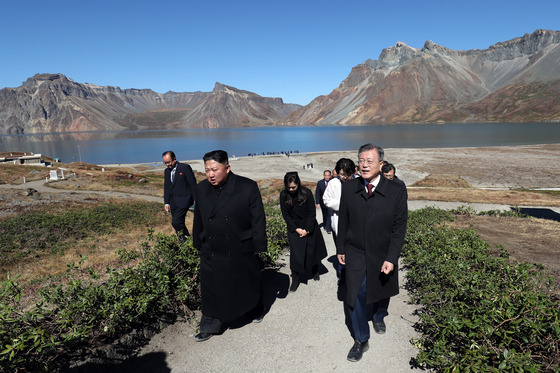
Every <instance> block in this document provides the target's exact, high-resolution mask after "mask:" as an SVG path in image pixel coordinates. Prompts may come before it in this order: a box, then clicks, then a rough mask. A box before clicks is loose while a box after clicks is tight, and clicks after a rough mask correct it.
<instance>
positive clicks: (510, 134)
mask: <svg viewBox="0 0 560 373" xmlns="http://www.w3.org/2000/svg"><path fill="white" fill-rule="evenodd" d="M368 142H371V143H374V144H377V145H380V146H382V147H384V148H441V147H466V146H469V147H472V146H508V145H530V144H555V143H560V123H478V124H413V125H406V124H402V125H371V126H367V127H339V126H336V127H335V126H332V127H268V128H242V129H223V130H168V131H126V132H86V133H84V132H81V133H66V134H43V135H16V136H0V152H7V151H27V152H33V153H40V154H44V155H47V156H50V157H53V158H60V160H61V161H63V162H72V161H83V162H87V163H93V164H112V163H152V162H153V163H159V162H161V153H162V152H163V151H165V150H173V151H175V154H176V155H177V158H178V159H181V160H188V159H200V158H202V156H203V155H204V153H206V152H208V151H210V150H214V149H224V150H226V151H227V152H228V153H229V154H230V156H233V155H236V156H246V155H248V154H249V153H257V154H260V153H263V152H264V153H267V152H281V151H296V150H297V151H299V152H300V153H305V152H316V151H333V150H336V151H340V150H357V149H358V148H359V146H360V145H362V144H365V143H368Z"/></svg>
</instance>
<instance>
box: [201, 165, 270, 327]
mask: <svg viewBox="0 0 560 373" xmlns="http://www.w3.org/2000/svg"><path fill="white" fill-rule="evenodd" d="M196 196H197V200H196V205H195V210H194V223H193V246H194V247H195V248H197V249H199V250H200V286H201V295H202V313H203V314H204V315H205V316H209V317H214V318H217V319H220V320H221V321H222V322H228V321H232V320H235V319H236V318H238V317H240V316H242V315H244V314H246V313H247V312H249V311H251V310H252V309H254V308H255V307H256V306H257V305H258V303H259V302H260V300H261V296H262V288H261V265H260V262H259V259H258V257H257V254H256V253H257V252H261V251H266V248H267V246H266V245H267V242H266V221H265V214H264V209H263V204H262V199H261V194H260V191H259V188H258V186H257V183H255V182H254V181H253V180H250V179H247V178H245V177H242V176H237V175H234V174H233V173H232V172H230V173H229V175H228V178H227V181H226V183H225V184H224V185H223V187H222V188H221V191H220V193H219V194H218V193H216V190H215V188H214V187H213V186H212V185H211V184H210V183H209V182H208V180H203V181H201V182H200V183H198V185H197V190H196Z"/></svg>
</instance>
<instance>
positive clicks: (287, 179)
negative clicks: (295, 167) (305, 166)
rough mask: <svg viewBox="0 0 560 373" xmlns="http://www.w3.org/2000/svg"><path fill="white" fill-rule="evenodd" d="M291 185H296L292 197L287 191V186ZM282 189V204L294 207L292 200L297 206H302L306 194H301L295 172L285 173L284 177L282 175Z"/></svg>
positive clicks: (299, 181)
mask: <svg viewBox="0 0 560 373" xmlns="http://www.w3.org/2000/svg"><path fill="white" fill-rule="evenodd" d="M292 183H294V184H296V185H297V190H296V193H295V196H292V194H291V193H290V191H289V190H288V185H290V184H292ZM284 188H285V191H286V193H285V197H284V203H286V205H287V206H289V207H292V206H293V205H294V200H295V203H296V204H297V205H302V204H304V203H305V201H306V200H307V194H306V193H303V190H302V187H301V180H300V179H299V175H298V173H297V172H295V171H292V172H286V175H284Z"/></svg>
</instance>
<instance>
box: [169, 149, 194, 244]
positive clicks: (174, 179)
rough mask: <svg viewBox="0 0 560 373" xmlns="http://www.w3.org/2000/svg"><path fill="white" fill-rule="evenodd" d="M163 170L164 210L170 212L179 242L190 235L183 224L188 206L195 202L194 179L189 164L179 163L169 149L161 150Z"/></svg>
mask: <svg viewBox="0 0 560 373" xmlns="http://www.w3.org/2000/svg"><path fill="white" fill-rule="evenodd" d="M162 158H163V163H164V164H165V165H166V166H167V167H166V169H165V172H164V182H163V203H164V204H165V206H164V208H165V212H167V213H169V212H170V213H171V219H172V220H171V225H172V226H173V228H175V231H176V232H177V237H179V242H182V241H184V239H185V237H187V236H190V234H189V230H188V229H187V226H186V225H185V217H186V216H187V211H188V210H189V207H191V206H192V204H193V203H194V202H195V200H196V198H195V195H196V194H195V193H196V192H195V189H196V179H195V177H194V173H193V170H192V168H191V166H189V165H188V164H187V163H180V162H178V161H177V159H176V157H175V153H174V152H172V151H171V150H168V151H166V152H163V154H162Z"/></svg>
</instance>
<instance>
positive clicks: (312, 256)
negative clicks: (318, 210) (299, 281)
mask: <svg viewBox="0 0 560 373" xmlns="http://www.w3.org/2000/svg"><path fill="white" fill-rule="evenodd" d="M301 188H302V193H305V194H306V196H307V199H306V200H305V202H304V203H303V204H301V205H299V206H298V205H297V204H296V203H294V204H293V205H292V206H288V205H287V204H286V202H285V198H286V194H287V193H288V192H287V191H286V190H283V191H282V192H280V208H281V210H282V216H283V217H284V220H285V221H286V226H287V228H288V241H289V243H290V269H291V270H292V272H299V273H303V272H306V271H307V270H309V269H311V267H313V266H314V265H315V264H318V263H319V262H320V261H321V260H322V259H323V258H325V257H326V256H327V248H326V246H325V241H324V240H323V235H322V234H321V231H320V230H319V224H318V223H317V219H316V216H315V201H314V200H313V193H312V192H311V190H309V189H308V188H305V187H301ZM294 202H295V201H294ZM296 228H302V229H305V230H306V231H307V232H308V234H307V236H305V237H301V238H300V237H299V234H298V233H296Z"/></svg>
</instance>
